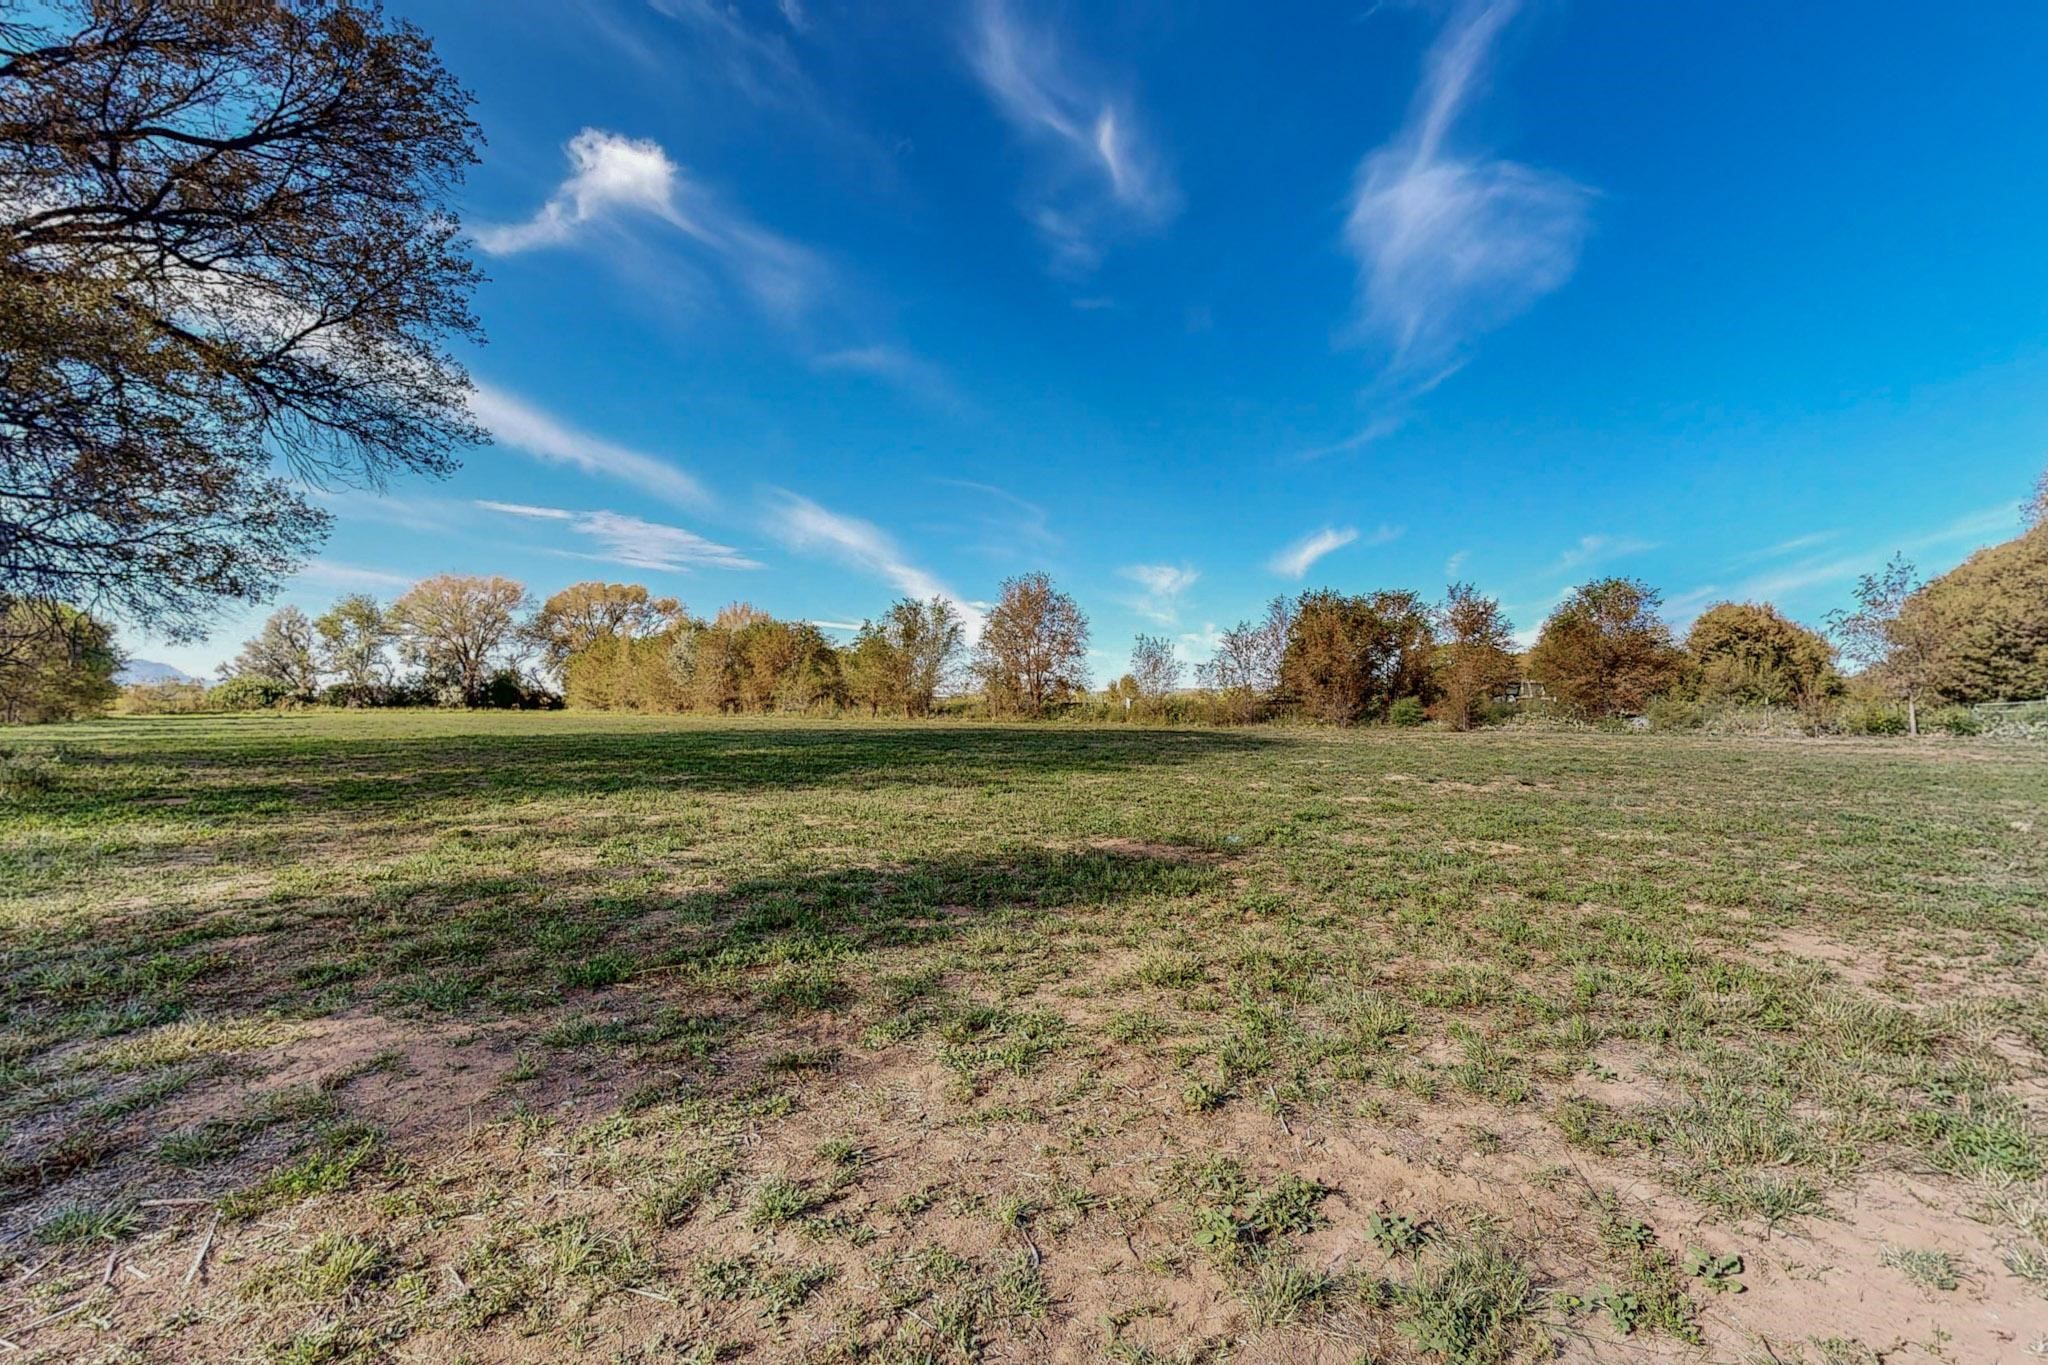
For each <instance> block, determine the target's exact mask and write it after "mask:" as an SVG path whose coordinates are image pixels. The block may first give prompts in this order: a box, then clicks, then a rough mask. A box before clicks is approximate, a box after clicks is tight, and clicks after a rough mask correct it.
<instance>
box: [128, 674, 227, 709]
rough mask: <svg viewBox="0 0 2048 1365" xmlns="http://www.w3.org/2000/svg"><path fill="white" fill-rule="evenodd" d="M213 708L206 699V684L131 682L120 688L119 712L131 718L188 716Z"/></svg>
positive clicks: (173, 681) (172, 681) (174, 681)
mask: <svg viewBox="0 0 2048 1365" xmlns="http://www.w3.org/2000/svg"><path fill="white" fill-rule="evenodd" d="M212 705H213V703H212V702H210V701H209V700H208V699H207V690H206V684H205V683H196V682H179V681H176V680H171V681H166V682H146V683H129V684H128V685H127V686H126V687H124V688H122V689H121V698H120V700H119V701H118V702H117V703H116V704H115V706H116V709H117V710H120V711H122V712H125V713H126V714H128V715H131V716H189V715H193V714H195V713H197V712H200V711H205V710H208V709H209V708H211V706H212Z"/></svg>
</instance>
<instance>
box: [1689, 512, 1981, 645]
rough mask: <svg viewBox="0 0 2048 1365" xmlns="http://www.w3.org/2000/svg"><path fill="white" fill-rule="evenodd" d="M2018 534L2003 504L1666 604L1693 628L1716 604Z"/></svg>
mask: <svg viewBox="0 0 2048 1365" xmlns="http://www.w3.org/2000/svg"><path fill="white" fill-rule="evenodd" d="M2018 529H2019V520H2018V517H2017V515H2016V514H2015V512H2014V510H2013V508H2012V507H2011V506H2010V505H2007V504H2003V503H2001V504H1999V505H1997V506H1993V507H1985V508H1981V509H1979V510H1977V511H1975V512H1966V513H1964V514H1963V515H1962V516H1959V517H1956V518H1955V519H1954V520H1951V521H1947V522H1944V523H1943V524H1941V525H1940V526H1936V527H1932V528H1930V529H1929V530H1926V531H1923V532H1920V533H1918V534H1916V535H1911V536H1906V537H1903V538H1901V539H1899V540H1896V541H1892V542H1889V543H1885V544H1880V545H1873V546H1870V547H1869V548H1867V549H1864V550H1862V551H1859V552H1856V553H1853V554H1838V555H1809V556H1807V557H1806V558H1804V559H1798V560H1794V561H1793V562H1792V563H1789V564H1783V565H1779V566H1778V567H1775V568H1772V569H1768V570H1765V571H1764V572H1762V573H1757V574H1752V575H1750V576H1749V577H1747V578H1742V579H1738V580H1736V581H1734V582H1731V583H1729V584H1727V585H1726V586H1725V587H1724V586H1722V585H1718V584H1713V583H1707V584H1703V585H1701V586H1699V587H1696V588H1691V589H1688V590H1687V591H1685V592H1682V593H1679V594H1678V595H1676V596H1675V597H1672V598H1670V599H1669V600H1668V601H1667V602H1666V603H1665V607H1666V615H1667V616H1668V617H1669V619H1670V620H1671V622H1672V624H1673V625H1675V626H1680V627H1683V626H1685V625H1689V624H1690V623H1691V622H1692V619H1693V618H1694V617H1695V616H1697V615H1698V614H1699V613H1700V611H1701V610H1703V609H1704V608H1706V607H1707V606H1709V605H1710V604H1712V603H1714V602H1777V601H1780V600H1781V599H1783V598H1787V597H1796V596H1797V595H1798V594H1800V593H1803V592H1806V591H1808V590H1810V589H1814V588H1827V587H1834V586H1836V585H1847V584H1848V583H1850V582H1851V581H1853V580H1854V579H1855V578H1856V577H1857V576H1859V575H1861V574H1866V573H1870V572H1872V571H1873V570H1875V569H1877V568H1879V567H1881V566H1882V565H1883V564H1884V562H1885V561H1886V560H1887V559H1889V558H1891V556H1892V555H1893V554H1895V553H1904V554H1908V555H1916V554H1921V553H1923V552H1925V551H1929V550H1943V551H1951V552H1952V551H1954V550H1955V549H1956V548H1957V547H1963V548H1966V549H1971V550H1974V549H1976V548H1977V547H1979V546H1981V545H1983V544H1985V543H1987V542H1989V541H1992V540H1996V539H1999V538H2001V537H2004V536H2008V535H2011V534H2012V533H2013V532H2015V531H2016V530H2018ZM1836 538H1837V533H1835V532H1832V531H1830V532H1826V533H1822V534H1817V535H1812V536H1800V537H1796V538H1794V539H1793V540H1788V541H1785V542H1783V544H1782V548H1780V547H1774V548H1773V550H1772V551H1771V552H1770V553H1772V554H1776V555H1782V554H1784V553H1788V552H1791V551H1796V550H1798V549H1801V548H1808V547H1813V546H1818V545H1823V544H1826V543H1828V542H1829V541H1832V540H1834V539H1836ZM1760 557H1762V556H1759V555H1748V556H1744V557H1743V558H1742V559H1738V560H1736V561H1734V562H1735V563H1737V564H1740V563H1742V562H1744V560H1749V561H1752V562H1753V561H1755V560H1756V559H1758V558H1760ZM1943 558H1944V559H1947V558H1948V556H1947V555H1944V556H1943Z"/></svg>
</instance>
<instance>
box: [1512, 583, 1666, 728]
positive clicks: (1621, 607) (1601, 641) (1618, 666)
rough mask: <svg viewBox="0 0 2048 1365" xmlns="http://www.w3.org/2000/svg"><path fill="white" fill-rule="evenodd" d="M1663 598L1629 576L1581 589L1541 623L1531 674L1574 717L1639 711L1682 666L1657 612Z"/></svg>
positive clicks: (1616, 714)
mask: <svg viewBox="0 0 2048 1365" xmlns="http://www.w3.org/2000/svg"><path fill="white" fill-rule="evenodd" d="M1660 601H1661V598H1660V597H1659V596H1658V593H1657V590H1656V589H1655V588H1652V587H1650V586H1649V585H1648V584H1647V583H1643V582H1640V581H1638V580H1636V579H1633V578H1602V579H1598V580H1595V581H1594V582H1591V583H1585V584H1582V585H1580V586H1579V587H1578V588H1576V589H1575V590H1574V591H1573V592H1572V595H1571V596H1570V597H1568V598H1566V599H1565V601H1564V603H1563V604H1562V605H1560V606H1559V607H1558V609H1557V610H1556V611H1554V612H1552V613H1551V614H1550V619H1549V620H1547V621H1545V622H1544V623H1543V633H1542V634H1541V635H1540V636H1538V637H1537V640H1536V646H1535V648H1533V649H1531V650H1530V651H1529V672H1530V675H1531V676H1532V677H1534V678H1535V679H1536V680H1537V681H1539V682H1541V683H1542V684H1543V686H1544V688H1545V690H1546V691H1548V692H1549V694H1550V696H1551V697H1552V699H1554V700H1555V701H1556V702H1557V704H1558V705H1559V706H1561V707H1562V708H1563V709H1564V710H1566V711H1568V712H1570V713H1571V714H1573V715H1578V716H1593V717H1599V716H1619V715H1633V714H1636V713H1638V712H1640V711H1641V710H1642V709H1643V708H1644V707H1645V706H1647V705H1649V704H1650V700H1651V699H1652V698H1653V697H1657V696H1660V695H1662V694H1663V693H1665V692H1667V691H1669V690H1670V689H1671V686H1672V684H1673V683H1675V682H1676V681H1677V680H1678V677H1679V674H1680V671H1681V669H1682V666H1683V662H1684V658H1683V656H1682V655H1681V654H1680V653H1679V652H1678V649H1677V647H1676V646H1675V645H1673V644H1672V642H1671V627H1669V626H1667V625H1666V624H1664V621H1663V619H1662V618H1661V617H1660V616H1658V614H1657V607H1658V605H1659V603H1660Z"/></svg>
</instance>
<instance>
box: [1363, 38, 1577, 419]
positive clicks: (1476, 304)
mask: <svg viewBox="0 0 2048 1365" xmlns="http://www.w3.org/2000/svg"><path fill="white" fill-rule="evenodd" d="M1518 8H1519V3H1518V0H1468V2H1467V3H1465V4H1463V5H1461V6H1460V8H1459V9H1458V10H1457V12H1456V14H1455V15H1454V17H1453V18H1452V19H1451V21H1450V22H1449V24H1448V25H1447V26H1446V27H1445V28H1444V30H1443V32H1442V33H1441V34H1440V35H1439V36H1438V38H1437V40H1436V43H1435V45H1434V46H1433V47H1432V48H1431V49H1430V52H1429V55H1428V57H1427V59H1426V60H1425V62H1424V67H1423V74H1422V81H1421V84H1420V85H1419V86H1418V88H1417V90H1416V92H1415V97H1414V100H1413V103H1412V104H1411V106H1410V109H1409V114H1408V119H1407V122H1406V123H1405V124H1404V125H1403V126H1402V128H1401V129H1400V131H1399V132H1398V133H1396V135H1395V136H1394V138H1393V139H1392V140H1391V141H1389V142H1388V143H1387V144H1386V145H1384V146H1382V147H1380V148H1379V149H1378V150H1376V151H1374V152H1372V153H1371V154H1369V155H1368V156H1367V157H1366V158H1365V159H1364V161H1362V162H1361V163H1360V164H1359V167H1358V172H1357V176H1356V179H1355V180H1354V182H1353V187H1352V195H1351V203H1350V213H1349V216H1348V218H1347V220H1346V223H1345V229H1344V240H1345V244H1346V246H1347V247H1348V248H1349V249H1350V251H1351V254H1352V255H1353V256H1354V257H1355V258H1356V259H1357V261H1358V307H1359V323H1360V326H1361V327H1362V329H1363V330H1364V332H1365V333H1366V334H1367V335H1369V336H1371V337H1372V338H1374V339H1375V340H1377V341H1379V342H1380V343H1381V344H1383V345H1384V346H1385V347H1386V348H1387V350H1388V354H1389V358H1390V359H1389V364H1390V371H1389V373H1390V375H1391V376H1392V377H1393V379H1394V381H1395V385H1394V387H1395V389H1396V391H1397V392H1398V393H1400V394H1403V395H1412V394H1413V393H1415V392H1417V391H1418V388H1419V387H1426V386H1428V385H1431V384H1433V383H1435V382H1437V381H1439V380H1441V379H1442V378H1443V377H1444V376H1445V375H1447V374H1448V373H1449V372H1451V371H1452V370H1455V369H1456V368H1457V367H1458V366H1459V365H1461V364H1462V363H1463V362H1464V359H1465V355H1466V351H1467V348H1468V347H1469V345H1470V343H1471V342H1472V341H1473V340H1474V339H1475V338H1476V337H1478V336H1479V335H1480V334H1481V333H1483V332H1486V331H1488V330H1490V329H1492V328H1494V327H1497V326H1499V325H1500V324H1502V323H1504V322H1506V321H1508V320H1509V319H1511V318H1513V317H1515V316H1516V315H1518V314H1520V313H1521V312H1523V311H1524V310H1525V309H1527V308H1528V307H1529V306H1530V305H1531V304H1533V303H1535V302H1536V301H1537V300H1538V299H1540V298H1542V297H1543V296H1544V295H1545V294H1548V293H1550V292H1551V291H1553V290H1555V289H1557V288H1558V287H1559V286H1560V285H1562V284H1563V283H1564V282H1565V281H1566V280H1568V279H1570V278H1571V275H1572V272H1573V271H1574V270H1575V269H1576V268H1577V265H1578V259H1579V251H1580V248H1581V246H1582V244H1583V242H1584V240H1585V236H1586V231H1587V224H1588V214H1587V206H1588V202H1589V200H1590V198H1591V194H1590V192H1589V191H1588V190H1587V189H1586V188H1585V187H1583V186H1581V185H1578V184H1575V183H1574V182H1572V181H1571V180H1569V179H1566V178H1565V177H1563V176H1560V175H1556V174H1554V173H1552V172H1549V171H1543V170H1538V169H1536V168H1534V167H1530V166H1524V165H1520V164H1518V163H1516V162H1513V161H1506V160H1502V159H1499V158H1495V157H1489V156H1485V155H1480V154H1474V153H1461V152H1459V151H1456V150H1453V148H1452V147H1451V145H1450V143H1451V134H1452V131H1453V129H1454V128H1455V126H1456V124H1457V122H1458V120H1459V118H1460V116H1461V115H1462V114H1463V113H1464V112H1465V110H1466V108H1467V106H1468V105H1469V103H1470V102H1471V100H1472V98H1473V96H1474V95H1475V94H1476V93H1477V91H1478V90H1479V89H1480V87H1481V85H1482V83H1483V77H1484V73H1485V68H1486V65H1487V62H1488V60H1489V58H1490V57H1491V55H1492V52H1493V48H1494V44H1495V42H1496V41H1497V40H1498V38H1499V36H1500V32H1501V30H1502V28H1503V27H1505V26H1506V24H1507V23H1508V21H1509V20H1510V19H1511V18H1513V17H1514V14H1515V11H1516V10H1517V9H1518Z"/></svg>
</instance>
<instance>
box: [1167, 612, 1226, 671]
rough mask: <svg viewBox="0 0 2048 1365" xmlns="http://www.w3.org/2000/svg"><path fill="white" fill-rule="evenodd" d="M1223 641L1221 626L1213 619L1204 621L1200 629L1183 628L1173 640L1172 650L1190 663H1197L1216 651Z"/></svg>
mask: <svg viewBox="0 0 2048 1365" xmlns="http://www.w3.org/2000/svg"><path fill="white" fill-rule="evenodd" d="M1222 643H1223V628H1222V627H1221V626H1219V625H1217V624H1216V623H1215V622H1214V621H1204V622H1203V623H1202V628H1201V629H1200V630H1184V631H1182V632H1181V633H1180V635H1179V636H1178V637H1176V638H1175V640H1174V642H1173V648H1174V652H1175V653H1176V654H1178V655H1180V657H1181V658H1183V659H1186V660H1187V661H1188V662H1190V663H1198V662H1200V661H1201V660H1203V659H1207V658H1209V657H1211V656H1212V655H1214V654H1215V653H1216V650H1217V648H1218V647H1219V646H1221V645H1222Z"/></svg>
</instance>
